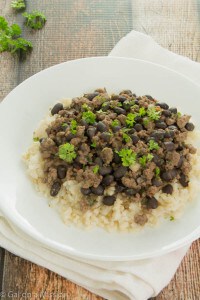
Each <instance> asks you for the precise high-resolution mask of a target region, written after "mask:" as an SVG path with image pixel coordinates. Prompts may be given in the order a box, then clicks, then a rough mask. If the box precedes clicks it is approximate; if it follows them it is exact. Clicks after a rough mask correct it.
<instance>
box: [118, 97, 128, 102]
mask: <svg viewBox="0 0 200 300" xmlns="http://www.w3.org/2000/svg"><path fill="white" fill-rule="evenodd" d="M118 100H119V101H120V102H124V101H126V100H127V98H126V97H125V96H119V97H118Z"/></svg>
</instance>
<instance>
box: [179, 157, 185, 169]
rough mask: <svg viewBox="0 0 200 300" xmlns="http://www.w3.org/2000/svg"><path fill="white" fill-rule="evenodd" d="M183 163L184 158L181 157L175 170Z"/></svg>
mask: <svg viewBox="0 0 200 300" xmlns="http://www.w3.org/2000/svg"><path fill="white" fill-rule="evenodd" d="M183 162H184V156H181V157H180V159H179V162H178V164H177V168H180V167H181V166H182V164H183Z"/></svg>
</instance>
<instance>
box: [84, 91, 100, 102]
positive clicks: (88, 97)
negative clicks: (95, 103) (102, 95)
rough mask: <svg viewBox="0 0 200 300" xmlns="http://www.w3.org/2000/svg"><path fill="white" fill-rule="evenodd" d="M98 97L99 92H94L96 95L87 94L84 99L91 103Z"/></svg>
mask: <svg viewBox="0 0 200 300" xmlns="http://www.w3.org/2000/svg"><path fill="white" fill-rule="evenodd" d="M98 95H99V93H98V92H94V93H90V94H85V95H84V97H85V98H87V99H88V100H90V101H91V100H92V99H93V98H94V97H96V96H98Z"/></svg>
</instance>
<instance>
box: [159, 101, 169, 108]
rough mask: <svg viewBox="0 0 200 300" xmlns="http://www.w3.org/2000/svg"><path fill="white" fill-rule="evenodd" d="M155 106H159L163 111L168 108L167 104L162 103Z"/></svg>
mask: <svg viewBox="0 0 200 300" xmlns="http://www.w3.org/2000/svg"><path fill="white" fill-rule="evenodd" d="M156 106H160V107H161V108H163V109H168V108H169V105H167V103H164V102H160V103H156Z"/></svg>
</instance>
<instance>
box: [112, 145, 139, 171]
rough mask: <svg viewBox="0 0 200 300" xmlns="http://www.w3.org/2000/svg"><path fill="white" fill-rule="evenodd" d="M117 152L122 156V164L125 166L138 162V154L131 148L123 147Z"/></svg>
mask: <svg viewBox="0 0 200 300" xmlns="http://www.w3.org/2000/svg"><path fill="white" fill-rule="evenodd" d="M116 153H118V155H119V156H120V157H121V160H122V165H123V166H125V167H129V166H131V165H133V164H134V163H135V162H136V157H137V154H136V153H134V152H133V150H131V149H122V150H120V151H117V152H116Z"/></svg>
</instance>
